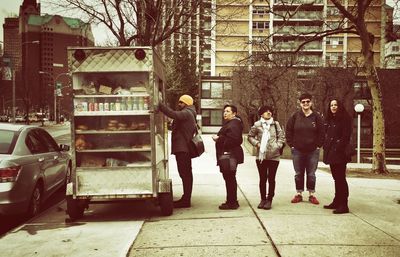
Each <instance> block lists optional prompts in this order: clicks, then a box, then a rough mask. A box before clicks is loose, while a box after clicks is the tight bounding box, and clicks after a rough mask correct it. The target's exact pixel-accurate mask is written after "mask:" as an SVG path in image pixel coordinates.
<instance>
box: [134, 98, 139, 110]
mask: <svg viewBox="0 0 400 257" xmlns="http://www.w3.org/2000/svg"><path fill="white" fill-rule="evenodd" d="M133 110H139V101H138V98H137V97H133Z"/></svg>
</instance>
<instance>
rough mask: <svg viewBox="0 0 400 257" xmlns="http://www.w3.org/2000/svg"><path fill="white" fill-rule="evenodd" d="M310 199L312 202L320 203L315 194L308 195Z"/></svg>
mask: <svg viewBox="0 0 400 257" xmlns="http://www.w3.org/2000/svg"><path fill="white" fill-rule="evenodd" d="M308 201H309V202H310V203H312V204H319V201H318V199H317V197H315V196H313V195H310V196H309V197H308Z"/></svg>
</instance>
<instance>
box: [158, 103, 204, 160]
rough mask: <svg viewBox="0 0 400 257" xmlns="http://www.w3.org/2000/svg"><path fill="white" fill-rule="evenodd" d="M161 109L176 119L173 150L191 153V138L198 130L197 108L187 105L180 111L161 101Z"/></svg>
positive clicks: (172, 138)
mask: <svg viewBox="0 0 400 257" xmlns="http://www.w3.org/2000/svg"><path fill="white" fill-rule="evenodd" d="M159 109H160V111H161V112H163V113H164V114H165V115H167V116H168V117H170V118H172V119H174V121H173V123H172V135H171V152H172V154H176V153H179V152H186V153H189V140H191V139H192V138H193V135H194V133H195V132H196V118H195V117H196V109H195V107H194V106H193V105H190V106H186V107H185V108H183V109H182V110H180V111H174V110H172V109H170V108H168V107H167V106H166V105H164V104H162V103H160V105H159Z"/></svg>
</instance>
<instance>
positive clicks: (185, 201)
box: [158, 95, 196, 208]
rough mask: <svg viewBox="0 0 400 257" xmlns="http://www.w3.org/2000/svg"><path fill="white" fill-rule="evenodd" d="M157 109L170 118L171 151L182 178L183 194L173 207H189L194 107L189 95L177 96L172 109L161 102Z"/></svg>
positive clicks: (191, 178) (194, 119) (194, 128)
mask: <svg viewBox="0 0 400 257" xmlns="http://www.w3.org/2000/svg"><path fill="white" fill-rule="evenodd" d="M158 109H159V110H160V111H161V112H163V113H164V114H165V115H166V116H168V117H170V118H172V119H173V120H174V121H173V123H172V138H171V152H172V154H174V155H175V158H176V164H177V166H178V172H179V176H180V177H181V179H182V184H183V195H182V197H181V199H179V200H178V201H174V207H175V208H189V207H190V204H191V203H190V199H191V197H192V187H193V173H192V159H191V157H190V153H189V141H190V140H191V139H192V138H193V135H194V134H195V132H196V109H195V107H194V105H193V98H192V97H191V96H190V95H182V96H181V97H180V98H179V102H178V109H179V110H177V111H174V110H172V109H170V108H169V107H168V106H166V105H165V104H163V103H160V104H159V106H158Z"/></svg>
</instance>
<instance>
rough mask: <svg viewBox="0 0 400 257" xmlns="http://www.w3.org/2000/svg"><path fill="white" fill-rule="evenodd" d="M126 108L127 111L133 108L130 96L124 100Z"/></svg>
mask: <svg viewBox="0 0 400 257" xmlns="http://www.w3.org/2000/svg"><path fill="white" fill-rule="evenodd" d="M126 109H127V110H128V111H132V110H133V106H132V97H128V100H126Z"/></svg>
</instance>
